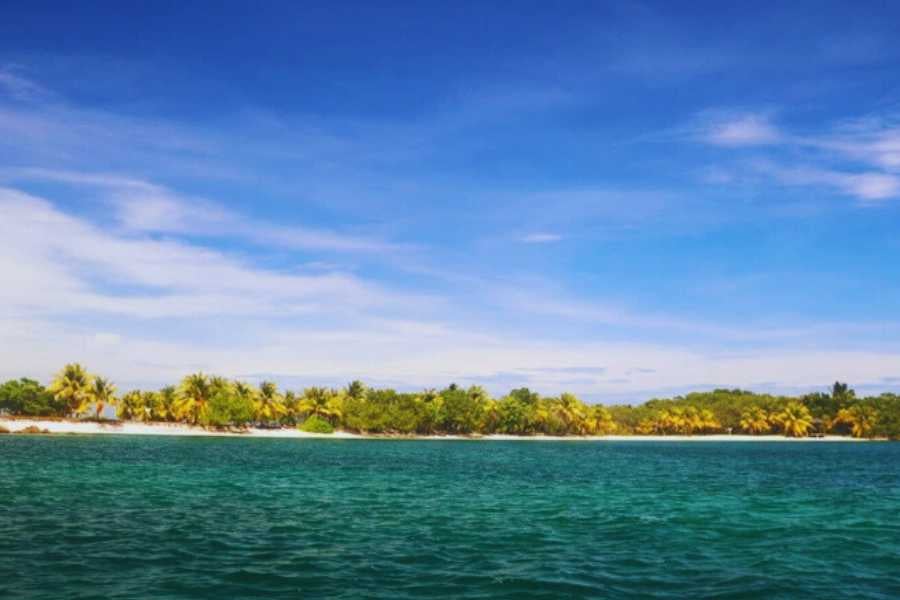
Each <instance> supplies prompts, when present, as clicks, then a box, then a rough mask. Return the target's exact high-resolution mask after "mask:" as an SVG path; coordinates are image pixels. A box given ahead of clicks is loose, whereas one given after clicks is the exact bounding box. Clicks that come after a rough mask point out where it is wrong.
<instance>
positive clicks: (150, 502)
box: [0, 436, 900, 599]
mask: <svg viewBox="0 0 900 600" xmlns="http://www.w3.org/2000/svg"><path fill="white" fill-rule="evenodd" d="M898 515H900V444H887V443H872V444H826V443H811V444H785V443H649V442H598V443H593V442H590V443H585V442H543V443H527V442H466V441H459V442H452V441H356V440H347V441H339V440H265V439H232V438H219V439H208V438H164V437H138V436H128V437H126V436H121V437H120V436H84V437H77V436H46V437H45V436H2V437H0V598H48V599H49V598H52V599H61V598H164V599H172V598H216V599H220V598H221V599H229V598H374V597H377V598H425V597H428V598H437V597H443V598H626V597H660V598H687V597H690V598H699V597H716V598H804V597H817V598H835V597H856V598H897V597H900V516H898Z"/></svg>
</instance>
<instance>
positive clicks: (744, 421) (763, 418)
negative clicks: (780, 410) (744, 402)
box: [740, 406, 772, 435]
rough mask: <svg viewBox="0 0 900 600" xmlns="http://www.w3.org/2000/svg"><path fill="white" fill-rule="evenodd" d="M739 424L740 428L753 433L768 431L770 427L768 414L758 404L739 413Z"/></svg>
mask: <svg viewBox="0 0 900 600" xmlns="http://www.w3.org/2000/svg"><path fill="white" fill-rule="evenodd" d="M740 426H741V429H742V430H744V431H746V432H747V433H750V434H753V435H758V434H762V433H768V432H769V431H770V430H771V429H772V424H771V422H770V421H769V415H768V414H767V413H766V411H765V410H764V409H763V408H762V407H760V406H754V407H753V408H751V409H749V410H746V411H744V412H743V414H741V422H740Z"/></svg>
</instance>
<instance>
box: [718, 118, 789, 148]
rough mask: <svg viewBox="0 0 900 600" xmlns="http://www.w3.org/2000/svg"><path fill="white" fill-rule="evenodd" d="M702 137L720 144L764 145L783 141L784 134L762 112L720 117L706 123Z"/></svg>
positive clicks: (734, 145)
mask: <svg viewBox="0 0 900 600" xmlns="http://www.w3.org/2000/svg"><path fill="white" fill-rule="evenodd" d="M701 137H702V139H703V140H704V141H706V142H708V143H710V144H715V145H718V146H732V147H742V146H763V145H768V144H776V143H778V142H781V141H783V135H782V133H781V132H780V131H779V130H778V128H777V127H775V125H774V124H773V123H772V122H771V120H770V119H769V117H768V116H766V115H760V114H743V115H731V116H727V117H718V118H714V119H712V120H711V121H710V122H709V123H707V124H705V125H704V127H703V129H702V132H701Z"/></svg>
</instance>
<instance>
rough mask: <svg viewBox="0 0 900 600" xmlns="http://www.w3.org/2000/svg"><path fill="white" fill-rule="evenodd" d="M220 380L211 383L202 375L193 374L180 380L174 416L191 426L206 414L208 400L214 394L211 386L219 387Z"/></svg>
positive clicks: (176, 393)
mask: <svg viewBox="0 0 900 600" xmlns="http://www.w3.org/2000/svg"><path fill="white" fill-rule="evenodd" d="M221 381H222V380H221V378H216V381H215V382H213V381H211V380H210V378H209V377H207V376H206V375H204V374H203V373H194V374H192V375H188V376H187V377H185V378H184V379H182V380H181V383H180V384H179V385H178V389H177V390H176V392H175V405H174V408H175V414H176V415H177V417H178V418H180V419H184V420H185V421H187V422H188V423H191V424H193V425H195V424H197V423H198V422H199V421H200V419H201V418H202V417H203V414H204V413H205V412H206V407H207V405H208V403H209V399H210V398H211V397H212V395H213V393H214V392H215V390H214V388H213V385H214V383H215V385H217V386H219V385H221Z"/></svg>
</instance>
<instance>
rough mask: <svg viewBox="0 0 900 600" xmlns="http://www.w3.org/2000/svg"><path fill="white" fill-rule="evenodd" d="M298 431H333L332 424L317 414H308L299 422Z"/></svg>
mask: <svg viewBox="0 0 900 600" xmlns="http://www.w3.org/2000/svg"><path fill="white" fill-rule="evenodd" d="M300 431H305V432H307V433H334V425H332V424H331V423H329V422H328V421H326V420H325V419H324V418H322V417H320V416H319V415H310V417H309V418H307V419H306V420H305V421H303V423H301V424H300Z"/></svg>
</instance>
